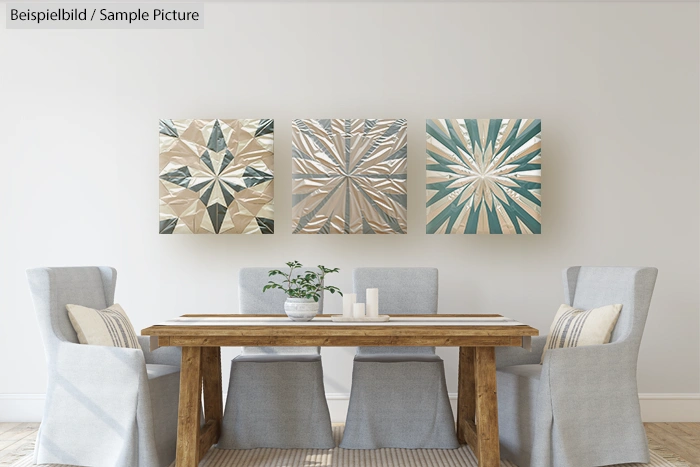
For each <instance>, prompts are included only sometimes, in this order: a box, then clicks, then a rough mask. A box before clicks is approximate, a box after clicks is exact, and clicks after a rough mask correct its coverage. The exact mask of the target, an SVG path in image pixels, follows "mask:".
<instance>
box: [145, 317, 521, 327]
mask: <svg viewBox="0 0 700 467" xmlns="http://www.w3.org/2000/svg"><path fill="white" fill-rule="evenodd" d="M438 316H439V315H438ZM156 326H327V327H332V326H525V324H523V323H521V322H519V321H515V320H513V319H510V318H506V317H486V316H474V317H469V316H465V317H463V318H462V317H444V318H432V317H428V316H417V317H401V318H394V317H392V318H391V320H389V321H385V322H371V321H355V322H333V321H331V317H330V315H321V316H316V317H315V318H314V319H313V320H311V321H292V320H291V319H289V318H285V317H283V316H280V317H271V316H261V317H260V318H237V317H230V318H225V317H213V316H212V317H209V316H202V317H195V316H191V317H189V316H188V317H181V318H174V319H171V320H168V321H164V322H162V323H158V324H157V325H156Z"/></svg>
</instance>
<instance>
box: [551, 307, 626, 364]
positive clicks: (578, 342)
mask: <svg viewBox="0 0 700 467" xmlns="http://www.w3.org/2000/svg"><path fill="white" fill-rule="evenodd" d="M620 310H622V305H620V304H616V305H606V306H602V307H600V308H593V309H592V310H580V309H578V308H574V307H571V306H569V305H562V306H560V307H559V311H557V314H556V316H555V317H554V322H553V323H552V326H551V327H550V328H549V335H548V336H547V342H546V344H545V345H544V352H542V360H541V361H540V363H542V362H544V356H545V354H546V353H547V350H549V349H561V348H563V347H582V346H584V345H598V344H607V343H608V342H610V336H611V335H612V332H613V329H614V328H615V323H617V318H618V317H619V316H620Z"/></svg>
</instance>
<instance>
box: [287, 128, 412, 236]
mask: <svg viewBox="0 0 700 467" xmlns="http://www.w3.org/2000/svg"><path fill="white" fill-rule="evenodd" d="M292 158H293V159H292V224H293V228H294V230H293V231H294V233H303V234H402V233H406V200H407V190H406V182H407V180H406V166H407V160H406V120H405V119H328V120H294V122H293V123H292Z"/></svg>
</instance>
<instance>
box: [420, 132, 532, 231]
mask: <svg viewBox="0 0 700 467" xmlns="http://www.w3.org/2000/svg"><path fill="white" fill-rule="evenodd" d="M426 133H427V135H426V136H427V165H426V168H427V185H426V195H427V202H426V207H427V224H426V232H427V233H429V234H436V233H437V234H441V233H442V234H450V233H456V234H539V233H540V232H541V230H542V194H541V190H542V154H541V152H542V138H541V122H540V120H539V119H471V120H462V119H459V120H458V119H435V120H427V121H426Z"/></svg>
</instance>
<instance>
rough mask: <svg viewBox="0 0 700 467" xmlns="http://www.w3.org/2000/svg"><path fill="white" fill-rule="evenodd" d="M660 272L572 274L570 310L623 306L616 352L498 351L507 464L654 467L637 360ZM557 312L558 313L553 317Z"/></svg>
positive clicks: (568, 278) (582, 270) (568, 272)
mask: <svg viewBox="0 0 700 467" xmlns="http://www.w3.org/2000/svg"><path fill="white" fill-rule="evenodd" d="M656 275H657V270H656V268H631V267H630V268H618V267H581V266H576V267H571V268H568V269H565V270H564V273H563V276H564V277H563V279H564V290H565V294H564V295H565V297H564V300H565V303H566V304H568V305H570V306H573V307H575V308H580V309H584V310H585V309H591V308H597V307H600V306H604V305H611V304H614V303H621V304H622V310H621V312H620V316H619V318H618V321H617V324H616V325H615V329H614V331H613V334H612V337H611V341H610V343H609V344H604V345H592V346H586V347H572V348H556V349H551V350H547V353H546V354H545V358H544V361H543V364H542V365H540V359H541V357H542V350H543V349H544V346H545V341H546V339H547V337H546V336H540V337H536V338H534V339H533V342H532V352H527V351H525V350H524V349H522V348H497V349H496V366H497V369H498V371H497V383H498V423H499V428H500V443H501V456H502V457H503V458H504V459H508V460H510V461H512V462H514V463H516V464H517V465H518V466H519V467H591V466H602V465H610V464H626V463H633V462H640V463H647V462H649V449H648V446H647V438H646V435H645V432H644V426H643V425H642V420H641V415H640V409H639V398H638V392H637V356H638V353H639V344H640V342H641V339H642V334H643V332H644V324H645V322H646V318H647V312H648V311H649V302H650V301H651V295H652V292H653V290H654V284H655V282H656ZM555 311H556V310H555V309H552V316H554V312H555Z"/></svg>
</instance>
